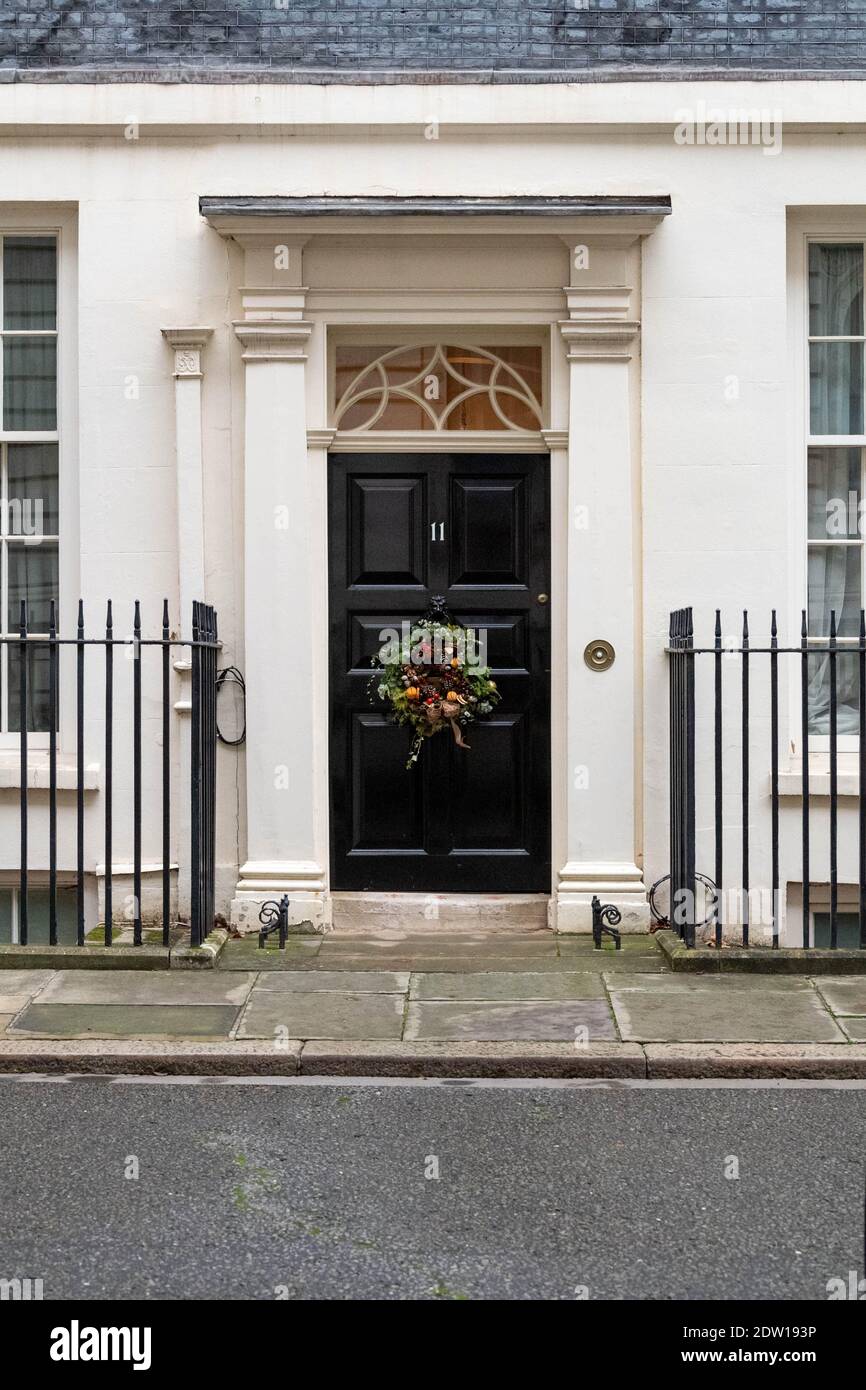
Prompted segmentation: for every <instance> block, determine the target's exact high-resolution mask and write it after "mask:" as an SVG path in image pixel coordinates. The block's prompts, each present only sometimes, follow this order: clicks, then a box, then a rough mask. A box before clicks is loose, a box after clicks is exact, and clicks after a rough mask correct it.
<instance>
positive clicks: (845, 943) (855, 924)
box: [813, 912, 860, 951]
mask: <svg viewBox="0 0 866 1390" xmlns="http://www.w3.org/2000/svg"><path fill="white" fill-rule="evenodd" d="M813 921H814V923H815V940H814V943H813V944H814V945H815V946H824V947H828V948H829V945H830V914H829V912H816V913H815V914H814V917H813ZM836 945H837V947H839V948H840V949H842V950H845V951H856V950H857V948H858V947H859V945H860V917H859V915H858V914H857V913H856V912H837V913H836Z"/></svg>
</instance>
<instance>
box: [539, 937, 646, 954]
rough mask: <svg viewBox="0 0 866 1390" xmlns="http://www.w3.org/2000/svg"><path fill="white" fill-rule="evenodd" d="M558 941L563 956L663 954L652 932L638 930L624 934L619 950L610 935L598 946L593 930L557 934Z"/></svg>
mask: <svg viewBox="0 0 866 1390" xmlns="http://www.w3.org/2000/svg"><path fill="white" fill-rule="evenodd" d="M556 943H557V948H558V950H559V953H560V955H563V956H564V955H567V954H569V953H570V954H572V955H589V956H631V955H637V956H641V955H643V956H651V955H661V949H660V947H659V946H658V945H657V944H656V941H655V938H654V937H653V936H652V935H651V934H650V932H638V933H635V934H634V935H626V936H623V937H622V940H621V945H620V948H619V950H617V949H616V946H615V945H614V944H613V941H612V939H611V938H610V937H605V938H604V942H603V944H602V945H601V946H596V945H595V943H594V942H593V939H592V932H585V933H581V934H580V935H575V936H571V935H569V936H557V938H556Z"/></svg>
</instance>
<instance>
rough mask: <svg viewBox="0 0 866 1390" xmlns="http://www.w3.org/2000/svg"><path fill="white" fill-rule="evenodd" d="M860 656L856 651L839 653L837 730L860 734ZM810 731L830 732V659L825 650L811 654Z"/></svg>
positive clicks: (815, 732) (842, 732) (840, 734)
mask: <svg viewBox="0 0 866 1390" xmlns="http://www.w3.org/2000/svg"><path fill="white" fill-rule="evenodd" d="M859 701H860V679H859V658H858V657H857V654H856V652H852V651H841V652H839V653H837V656H836V731H837V733H838V734H839V736H840V737H841V736H842V735H843V734H854V735H856V734H857V733H858V732H859V729H860V704H859ZM809 732H810V733H812V734H829V732H830V658H829V656H828V655H827V653H826V652H825V651H822V652H813V653H812V655H811V656H810V657H809Z"/></svg>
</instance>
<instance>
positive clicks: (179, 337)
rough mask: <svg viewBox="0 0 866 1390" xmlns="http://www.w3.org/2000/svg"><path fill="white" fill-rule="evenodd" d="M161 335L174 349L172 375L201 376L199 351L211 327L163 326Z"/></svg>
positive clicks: (208, 335)
mask: <svg viewBox="0 0 866 1390" xmlns="http://www.w3.org/2000/svg"><path fill="white" fill-rule="evenodd" d="M162 336H163V337H164V338H165V341H166V342H167V343H168V345H169V347H170V348H173V349H174V376H175V377H193V378H197V377H201V375H202V370H201V353H202V348H203V347H204V346H205V344H206V343H207V341H208V339H209V338H211V337H212V336H213V329H212V328H163V329H162Z"/></svg>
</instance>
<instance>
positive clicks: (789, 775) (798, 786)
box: [768, 767, 860, 800]
mask: <svg viewBox="0 0 866 1390" xmlns="http://www.w3.org/2000/svg"><path fill="white" fill-rule="evenodd" d="M836 783H837V791H838V794H839V796H853V797H857V796H859V795H860V778H859V776H858V775H857V773H856V772H842V771H840V772H839V774H838V777H837V779H836ZM768 788H769V783H768ZM802 795H803V774H802V772H801V771H800V769H799V768H797V770H796V771H794V770H791V771H788V772H780V773H779V796H799V797H802ZM829 795H830V773H829V772H828V771H827V770H826V768H823V767H822V768H821V770H820V771H817V770H812V769H810V771H809V799H810V800H811V799H812V797H813V796H829Z"/></svg>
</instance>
